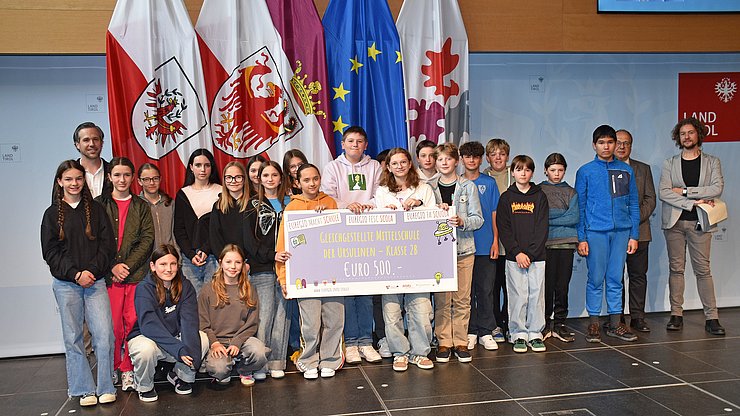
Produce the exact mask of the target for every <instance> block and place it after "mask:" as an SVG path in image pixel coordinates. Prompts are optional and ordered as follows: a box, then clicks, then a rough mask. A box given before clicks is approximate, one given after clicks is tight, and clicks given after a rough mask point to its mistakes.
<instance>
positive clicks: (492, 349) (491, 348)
mask: <svg viewBox="0 0 740 416" xmlns="http://www.w3.org/2000/svg"><path fill="white" fill-rule="evenodd" d="M483 348H485V349H486V350H487V351H496V350H497V349H498V345H496V346H495V347H491V346H488V347H486V346H485V345H484V346H483Z"/></svg>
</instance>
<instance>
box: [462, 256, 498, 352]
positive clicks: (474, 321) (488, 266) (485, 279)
mask: <svg viewBox="0 0 740 416" xmlns="http://www.w3.org/2000/svg"><path fill="white" fill-rule="evenodd" d="M495 280H496V260H493V259H492V258H491V257H490V256H475V260H474V262H473V287H472V290H471V291H470V322H469V323H468V334H471V335H478V336H479V337H482V336H484V335H491V331H493V330H494V329H495V328H496V318H495V316H494V315H493V284H494V282H495Z"/></svg>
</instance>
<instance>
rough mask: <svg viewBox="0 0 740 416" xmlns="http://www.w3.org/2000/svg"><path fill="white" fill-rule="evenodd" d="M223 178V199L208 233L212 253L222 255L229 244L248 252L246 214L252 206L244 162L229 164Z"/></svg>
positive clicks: (219, 199) (216, 206) (213, 211)
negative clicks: (245, 244)
mask: <svg viewBox="0 0 740 416" xmlns="http://www.w3.org/2000/svg"><path fill="white" fill-rule="evenodd" d="M222 178H223V180H224V181H223V185H222V187H221V195H219V197H218V200H217V201H216V202H215V203H214V204H213V209H212V210H211V220H210V226H209V228H210V230H209V233H208V234H209V236H210V246H211V252H212V253H215V254H217V253H220V252H221V251H222V250H223V249H224V247H225V246H226V244H229V243H231V244H236V245H238V246H239V248H240V249H242V252H244V241H243V239H244V232H243V228H244V215H245V214H244V211H246V210H247V205H248V203H249V188H248V186H247V182H249V178H247V170H246V169H244V165H242V164H241V162H229V163H228V164H227V165H226V167H225V168H224V174H223V177H222ZM211 276H213V275H211Z"/></svg>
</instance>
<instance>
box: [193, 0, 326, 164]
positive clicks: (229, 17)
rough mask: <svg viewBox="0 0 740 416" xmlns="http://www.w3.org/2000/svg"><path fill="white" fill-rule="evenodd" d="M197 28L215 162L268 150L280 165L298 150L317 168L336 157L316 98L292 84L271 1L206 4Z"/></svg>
mask: <svg viewBox="0 0 740 416" xmlns="http://www.w3.org/2000/svg"><path fill="white" fill-rule="evenodd" d="M195 30H196V32H197V33H198V38H199V43H200V48H201V56H202V59H203V69H204V76H205V84H206V92H207V97H208V103H209V119H210V123H211V125H210V127H211V131H212V136H213V147H214V150H217V152H216V153H217V159H218V158H221V157H226V156H227V155H228V156H230V157H235V158H247V157H250V156H252V155H255V154H259V153H264V154H267V156H268V157H269V158H270V159H272V160H277V161H281V160H282V157H283V154H284V153H285V151H287V150H289V149H291V148H297V149H300V150H302V151H303V153H304V154H305V155H306V157H307V158H308V159H309V161H310V162H312V163H315V164H316V165H317V166H323V165H324V164H326V163H328V162H329V161H330V160H331V153H330V152H329V147H328V146H327V143H326V140H325V139H324V133H323V131H322V128H321V125H320V124H319V122H318V121H317V119H316V115H315V114H312V112H311V111H310V109H307V108H306V105H305V104H308V103H310V100H304V98H305V97H302V96H300V94H299V92H300V91H299V92H297V91H295V89H294V88H295V87H297V85H291V80H292V79H293V78H294V74H293V70H292V68H291V65H290V61H289V60H288V58H287V57H286V55H285V52H284V51H283V45H282V40H281V38H280V34H279V33H278V32H277V30H276V29H275V27H274V25H273V24H272V20H271V17H270V12H269V9H268V7H267V4H266V3H265V0H250V1H240V0H205V1H204V2H203V7H202V8H201V11H200V16H199V17H198V22H197V23H196V25H195ZM299 89H300V88H299ZM302 92H303V93H305V94H309V93H310V91H308V90H304V91H302Z"/></svg>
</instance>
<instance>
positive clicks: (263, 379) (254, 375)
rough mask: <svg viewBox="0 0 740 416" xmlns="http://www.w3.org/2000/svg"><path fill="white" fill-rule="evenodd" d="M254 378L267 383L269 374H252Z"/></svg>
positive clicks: (258, 372) (260, 372)
mask: <svg viewBox="0 0 740 416" xmlns="http://www.w3.org/2000/svg"><path fill="white" fill-rule="evenodd" d="M252 377H253V378H254V379H255V380H256V381H265V380H267V373H266V372H264V371H255V372H254V374H252Z"/></svg>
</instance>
